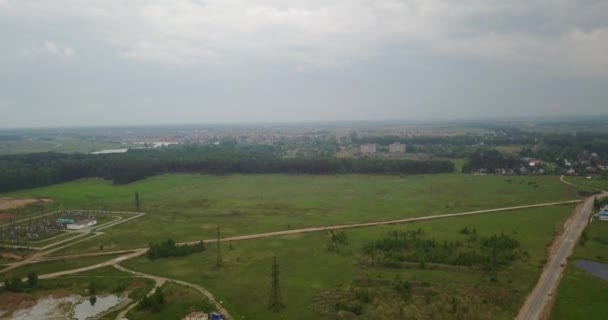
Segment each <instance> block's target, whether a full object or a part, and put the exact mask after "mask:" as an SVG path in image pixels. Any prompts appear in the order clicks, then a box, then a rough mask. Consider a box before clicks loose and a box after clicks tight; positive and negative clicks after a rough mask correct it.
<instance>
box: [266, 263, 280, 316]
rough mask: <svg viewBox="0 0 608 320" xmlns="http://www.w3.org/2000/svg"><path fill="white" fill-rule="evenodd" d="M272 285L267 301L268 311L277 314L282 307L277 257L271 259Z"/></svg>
mask: <svg viewBox="0 0 608 320" xmlns="http://www.w3.org/2000/svg"><path fill="white" fill-rule="evenodd" d="M271 277H272V285H271V289H270V299H269V301H268V309H270V310H272V311H274V312H278V311H279V310H281V309H282V308H283V307H284V305H283V299H282V298H281V288H280V287H279V263H278V262H277V257H276V256H275V257H274V258H273V259H272V272H271Z"/></svg>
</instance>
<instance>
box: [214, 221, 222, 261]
mask: <svg viewBox="0 0 608 320" xmlns="http://www.w3.org/2000/svg"><path fill="white" fill-rule="evenodd" d="M215 266H216V267H221V266H222V248H221V246H220V226H219V225H218V226H217V261H216V263H215Z"/></svg>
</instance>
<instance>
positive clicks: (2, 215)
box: [0, 212, 15, 222]
mask: <svg viewBox="0 0 608 320" xmlns="http://www.w3.org/2000/svg"><path fill="white" fill-rule="evenodd" d="M14 216H15V215H14V214H12V213H10V212H0V222H3V221H6V220H10V219H11V218H12V217H14Z"/></svg>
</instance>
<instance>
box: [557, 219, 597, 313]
mask: <svg viewBox="0 0 608 320" xmlns="http://www.w3.org/2000/svg"><path fill="white" fill-rule="evenodd" d="M585 233H586V238H587V240H586V241H583V240H581V241H580V242H579V244H578V245H577V246H576V248H575V250H574V254H573V255H572V257H570V259H569V261H570V263H569V264H568V270H567V271H566V274H565V276H564V278H563V280H562V283H561V285H560V287H559V291H558V294H557V300H556V303H555V307H554V309H553V313H552V315H551V319H559V320H561V319H598V320H599V319H607V318H608V311H607V310H606V297H608V281H605V280H602V279H600V278H598V277H596V276H594V275H592V274H590V273H588V272H586V271H584V270H581V269H579V268H577V267H576V266H575V265H574V262H575V261H576V260H592V261H597V262H603V263H608V241H606V235H608V223H606V222H600V221H597V220H595V221H594V222H593V223H591V224H590V225H589V226H588V227H587V229H586V230H585Z"/></svg>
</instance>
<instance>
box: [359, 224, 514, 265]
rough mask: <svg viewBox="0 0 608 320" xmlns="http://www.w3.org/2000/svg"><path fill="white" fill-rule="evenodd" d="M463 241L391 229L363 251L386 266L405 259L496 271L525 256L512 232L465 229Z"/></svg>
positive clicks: (419, 232)
mask: <svg viewBox="0 0 608 320" xmlns="http://www.w3.org/2000/svg"><path fill="white" fill-rule="evenodd" d="M460 233H461V234H463V235H466V239H464V240H453V241H447V240H444V241H437V240H436V239H429V238H427V237H426V235H425V232H424V230H422V229H417V230H408V231H392V232H389V233H388V234H387V235H386V236H385V237H384V238H382V239H378V240H374V241H371V242H369V243H367V244H365V245H364V246H363V249H362V250H363V253H365V254H366V255H368V256H371V257H373V260H374V261H375V263H378V264H380V265H383V266H385V267H394V268H398V267H401V266H402V264H403V263H404V262H414V263H420V264H421V265H422V266H424V264H425V263H437V264H446V265H455V266H467V267H469V266H479V267H481V268H482V269H483V270H486V271H495V270H496V269H497V268H499V267H500V266H507V265H509V264H511V263H512V262H513V261H515V260H517V259H518V258H520V257H522V256H525V255H526V254H525V253H521V252H520V250H519V246H520V245H519V241H518V240H517V239H515V238H513V237H512V236H510V235H506V234H499V235H496V234H495V235H491V236H489V237H483V236H478V235H477V231H476V230H475V229H472V230H470V229H468V228H467V229H466V230H465V229H462V230H461V231H460Z"/></svg>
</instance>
